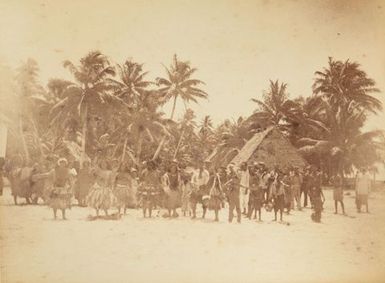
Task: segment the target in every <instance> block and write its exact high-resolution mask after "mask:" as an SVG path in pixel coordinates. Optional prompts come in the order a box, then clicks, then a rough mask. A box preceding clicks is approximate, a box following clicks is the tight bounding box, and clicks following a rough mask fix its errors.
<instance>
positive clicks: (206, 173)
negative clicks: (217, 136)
mask: <svg viewBox="0 0 385 283" xmlns="http://www.w3.org/2000/svg"><path fill="white" fill-rule="evenodd" d="M4 164H5V162H4V160H2V164H0V165H1V170H0V171H1V172H0V175H1V176H0V177H1V178H0V182H1V183H0V185H1V193H2V187H3V183H2V181H3V180H2V175H3V172H4V173H5V175H6V176H7V177H8V179H9V181H10V185H11V190H12V195H13V197H14V200H15V204H17V198H18V197H24V198H26V201H27V202H28V203H30V202H34V203H37V202H38V199H39V198H42V199H43V200H44V202H45V203H47V204H48V205H49V206H50V207H51V208H52V209H53V214H54V218H55V219H56V217H57V211H58V210H60V211H61V213H62V218H63V219H65V218H66V214H65V212H66V209H68V208H70V207H71V205H72V204H73V203H74V201H73V198H76V200H77V203H78V205H79V206H88V207H91V208H93V209H95V213H96V217H99V213H100V210H102V211H103V212H104V214H105V216H109V210H111V209H116V210H117V215H118V216H120V215H121V212H123V213H124V214H126V210H127V209H128V208H141V209H142V211H143V216H144V217H152V215H153V212H154V211H156V213H157V216H159V215H160V213H161V210H162V209H164V210H165V213H164V214H163V215H162V216H163V217H171V218H172V217H178V216H179V215H178V213H177V209H178V208H181V211H182V213H183V216H191V217H192V218H196V216H197V215H196V210H197V206H198V205H201V206H202V218H205V217H206V213H207V210H210V211H214V220H215V221H219V211H220V210H221V209H222V208H224V207H225V206H226V203H227V205H228V208H229V214H228V221H229V222H232V221H233V219H234V217H235V214H234V211H235V212H236V219H237V222H239V223H240V222H241V219H242V215H244V217H248V218H249V219H251V218H253V219H258V221H262V213H263V208H265V210H266V211H267V212H271V211H273V213H274V221H277V220H278V216H279V220H280V221H283V215H284V213H287V214H290V212H291V210H293V209H297V210H299V211H300V210H302V208H303V207H307V206H308V205H309V204H310V206H311V208H312V209H313V213H312V215H311V219H312V220H313V221H314V222H321V213H322V210H323V203H324V202H325V197H324V195H323V192H322V186H321V175H322V174H321V172H320V171H319V170H317V168H316V167H314V166H308V167H306V168H297V167H293V168H290V169H289V170H287V171H286V172H282V171H281V170H279V169H278V167H277V166H275V167H274V168H273V169H272V170H269V169H268V168H267V167H266V166H265V164H264V163H262V162H255V163H253V164H247V163H242V164H241V165H240V167H239V168H237V167H236V166H235V165H234V164H232V163H230V164H229V165H228V166H227V167H219V168H213V167H212V166H210V164H209V163H204V162H202V163H201V164H200V165H199V166H198V168H186V167H185V166H183V165H181V164H178V162H177V161H176V160H173V161H171V162H165V163H162V164H159V163H158V162H155V161H153V160H149V161H147V162H145V163H144V168H143V169H142V170H140V171H141V172H140V173H139V172H138V170H137V169H136V168H133V167H131V166H128V165H127V164H122V163H120V162H119V161H118V160H112V161H107V160H105V159H101V160H97V161H95V162H94V164H92V165H91V163H90V162H89V161H84V162H83V163H82V166H80V168H77V169H75V168H74V166H70V164H68V162H67V160H66V159H65V158H60V159H59V160H58V161H57V162H52V161H50V160H47V161H46V162H45V163H44V164H42V163H36V164H34V165H32V166H21V164H19V163H18V162H13V164H11V165H8V166H7V165H6V164H5V166H4ZM331 183H332V186H333V199H334V205H335V213H338V204H340V206H341V210H342V214H345V206H344V201H343V196H344V193H343V188H344V180H343V178H342V176H340V175H336V176H334V177H332V178H331ZM369 190H370V178H369V175H368V173H367V172H366V170H365V169H363V170H361V171H360V172H359V173H358V174H357V178H356V206H357V211H358V212H361V207H362V205H364V206H366V212H369V210H368V194H369ZM302 199H303V205H302Z"/></svg>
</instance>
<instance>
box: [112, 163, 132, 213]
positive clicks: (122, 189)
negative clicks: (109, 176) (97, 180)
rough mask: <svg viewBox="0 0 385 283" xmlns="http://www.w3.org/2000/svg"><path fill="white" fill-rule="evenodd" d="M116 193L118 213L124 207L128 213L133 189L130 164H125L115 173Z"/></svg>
mask: <svg viewBox="0 0 385 283" xmlns="http://www.w3.org/2000/svg"><path fill="white" fill-rule="evenodd" d="M113 177H115V178H114V180H113V184H114V190H113V191H114V194H115V196H116V198H117V206H118V213H119V215H120V212H121V209H122V208H123V210H124V214H126V211H127V208H128V207H129V202H130V196H131V193H130V190H131V174H130V169H129V168H128V166H126V165H124V166H121V167H120V168H119V170H118V171H117V173H116V175H115V176H114V175H113Z"/></svg>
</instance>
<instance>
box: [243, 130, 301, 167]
mask: <svg viewBox="0 0 385 283" xmlns="http://www.w3.org/2000/svg"><path fill="white" fill-rule="evenodd" d="M254 161H259V162H264V163H265V164H266V166H267V167H268V168H269V169H271V168H273V167H274V166H275V165H277V166H278V168H279V169H281V170H287V169H288V168H290V167H291V166H298V167H304V166H305V165H306V162H305V160H304V159H303V158H302V156H301V155H300V153H299V152H298V151H297V149H296V148H295V147H294V146H292V145H291V143H290V142H289V141H288V140H287V139H286V138H285V137H283V136H282V134H281V133H279V132H278V131H277V130H273V131H271V132H270V133H269V134H268V135H267V136H266V137H265V139H264V140H263V141H262V142H261V144H260V145H259V146H258V148H257V150H255V151H254V153H253V154H252V156H251V158H250V159H249V162H254Z"/></svg>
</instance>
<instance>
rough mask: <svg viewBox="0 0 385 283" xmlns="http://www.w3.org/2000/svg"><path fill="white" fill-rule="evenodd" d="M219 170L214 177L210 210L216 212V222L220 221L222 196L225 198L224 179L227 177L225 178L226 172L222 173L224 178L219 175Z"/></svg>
mask: <svg viewBox="0 0 385 283" xmlns="http://www.w3.org/2000/svg"><path fill="white" fill-rule="evenodd" d="M219 171H220V170H219V169H217V170H216V173H215V174H213V176H212V178H213V179H212V186H211V188H210V193H209V196H210V200H209V209H210V210H214V212H215V221H219V210H220V209H221V207H222V196H223V189H222V179H224V178H226V176H223V174H225V173H224V172H226V171H224V170H221V171H222V176H221V175H220V173H219ZM223 171H224V172H223Z"/></svg>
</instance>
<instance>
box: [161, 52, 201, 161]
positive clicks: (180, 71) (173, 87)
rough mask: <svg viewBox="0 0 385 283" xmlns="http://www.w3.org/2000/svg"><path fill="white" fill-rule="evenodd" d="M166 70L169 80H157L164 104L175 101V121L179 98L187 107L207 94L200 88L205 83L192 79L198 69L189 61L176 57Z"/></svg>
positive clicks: (173, 110) (172, 116)
mask: <svg viewBox="0 0 385 283" xmlns="http://www.w3.org/2000/svg"><path fill="white" fill-rule="evenodd" d="M165 69H166V72H167V78H157V79H156V83H157V85H158V86H159V87H160V89H159V93H160V95H161V97H162V99H163V102H164V103H166V102H168V101H170V100H172V101H173V105H172V110H171V114H170V119H171V120H172V119H174V114H175V108H176V103H177V100H178V98H180V99H182V101H183V102H184V103H185V106H186V104H187V103H188V102H190V101H192V102H195V103H197V102H198V99H199V98H204V99H207V96H208V95H207V93H206V92H205V91H203V90H202V89H200V88H199V86H200V85H202V84H204V82H202V81H201V80H198V79H193V78H192V75H193V74H194V73H195V72H196V71H197V69H196V68H192V67H191V66H190V63H189V62H188V61H180V60H178V58H177V56H176V55H174V58H173V62H172V64H171V66H170V67H169V68H167V67H165ZM165 139H166V137H165V136H164V137H163V139H162V140H161V142H160V144H159V146H158V149H157V150H156V152H155V154H154V157H153V158H154V159H155V158H156V157H157V156H158V155H159V153H160V150H161V148H162V146H163V144H164V142H165Z"/></svg>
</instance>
